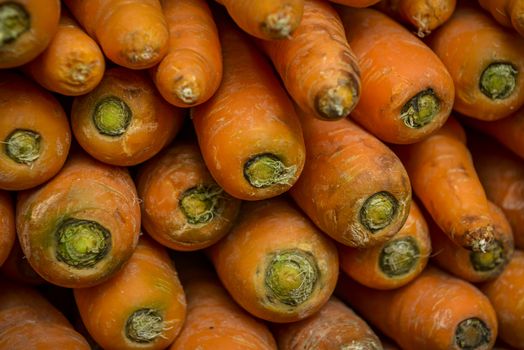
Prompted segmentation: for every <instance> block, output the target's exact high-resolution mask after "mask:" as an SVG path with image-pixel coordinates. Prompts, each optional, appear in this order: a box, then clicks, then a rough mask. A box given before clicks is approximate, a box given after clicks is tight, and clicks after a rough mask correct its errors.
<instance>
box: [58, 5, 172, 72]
mask: <svg viewBox="0 0 524 350" xmlns="http://www.w3.org/2000/svg"><path fill="white" fill-rule="evenodd" d="M64 3H65V5H66V6H67V7H68V8H69V10H70V11H71V13H72V14H73V16H74V17H75V18H76V19H77V20H78V22H80V24H81V25H82V27H83V28H84V29H85V30H86V32H87V33H88V34H89V35H90V36H91V37H92V38H94V39H95V40H96V41H97V42H98V43H99V44H100V46H101V47H102V50H103V51H104V54H105V56H106V57H107V58H108V59H110V60H111V61H113V62H114V63H116V64H118V65H120V66H124V67H126V68H130V69H145V68H150V67H152V66H154V65H155V64H157V63H158V62H160V60H161V59H162V58H163V57H164V56H165V54H166V53H167V46H168V40H169V30H168V28H167V24H166V21H165V17H164V14H163V13H162V7H161V6H160V2H159V0H90V1H83V0H64Z"/></svg>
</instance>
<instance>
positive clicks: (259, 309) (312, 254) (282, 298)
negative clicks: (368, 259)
mask: <svg viewBox="0 0 524 350" xmlns="http://www.w3.org/2000/svg"><path fill="white" fill-rule="evenodd" d="M208 249H209V253H210V256H211V260H212V261H213V264H214V266H215V269H216V271H217V273H218V276H219V278H220V280H221V281H222V283H223V284H224V287H226V289H227V290H228V291H229V293H230V294H231V296H232V297H233V299H235V301H236V302H237V303H238V304H239V305H240V306H242V307H243V308H244V309H245V310H247V311H248V312H250V313H251V314H253V315H255V316H256V317H259V318H262V319H264V320H268V321H272V322H279V323H280V322H293V321H298V320H301V319H303V318H305V317H308V316H310V315H312V314H314V313H315V312H317V311H318V310H319V309H320V308H321V307H322V306H323V305H324V304H325V303H326V302H327V301H328V299H329V297H330V295H331V294H332V292H333V290H334V288H335V284H336V281H337V277H338V254H337V250H336V247H335V245H334V243H333V242H332V241H331V240H329V239H328V238H327V237H326V236H325V235H324V234H322V232H321V231H319V230H318V229H317V228H316V227H315V226H314V225H313V223H311V222H310V221H309V220H308V219H307V218H305V217H304V216H303V214H302V213H301V212H300V211H298V209H296V208H295V207H294V206H293V205H291V204H290V203H288V202H287V201H285V200H284V199H282V198H276V199H270V200H265V201H256V202H248V203H245V204H244V205H243V208H242V210H241V214H240V218H239V220H238V222H237V224H236V225H235V226H234V227H233V229H232V230H231V232H230V233H229V234H228V235H227V236H226V237H225V238H224V239H222V240H221V241H219V242H218V243H217V244H215V245H213V246H211V247H210V248H208Z"/></svg>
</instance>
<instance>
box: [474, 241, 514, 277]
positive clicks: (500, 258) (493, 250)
mask: <svg viewBox="0 0 524 350" xmlns="http://www.w3.org/2000/svg"><path fill="white" fill-rule="evenodd" d="M505 253H506V252H505V251H504V247H503V246H502V243H501V242H500V241H495V242H494V243H493V244H492V245H491V246H490V248H489V249H488V250H486V251H485V252H482V251H480V252H471V253H470V255H469V257H470V259H471V264H472V265H473V268H474V269H475V270H476V271H490V270H494V269H496V268H498V267H499V266H500V265H502V264H504V263H505V261H506V254H505Z"/></svg>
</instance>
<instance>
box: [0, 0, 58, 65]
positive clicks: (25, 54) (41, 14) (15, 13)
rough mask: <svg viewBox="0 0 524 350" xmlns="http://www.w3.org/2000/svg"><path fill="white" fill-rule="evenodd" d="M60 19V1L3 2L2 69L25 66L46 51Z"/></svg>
mask: <svg viewBox="0 0 524 350" xmlns="http://www.w3.org/2000/svg"><path fill="white" fill-rule="evenodd" d="M59 18H60V1H59V0H10V1H5V0H4V1H1V2H0V68H2V69H3V68H12V67H17V66H21V65H23V64H25V63H27V62H29V61H31V60H32V59H34V58H35V57H36V56H38V55H39V54H40V53H41V52H42V51H44V50H45V48H46V47H47V45H49V42H50V41H51V39H52V38H53V35H54V34H55V32H56V30H57V29H58V21H59Z"/></svg>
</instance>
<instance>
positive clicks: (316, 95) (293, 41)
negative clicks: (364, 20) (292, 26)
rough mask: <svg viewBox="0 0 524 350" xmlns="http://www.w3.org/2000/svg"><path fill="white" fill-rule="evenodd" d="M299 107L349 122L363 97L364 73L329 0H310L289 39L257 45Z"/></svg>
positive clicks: (262, 41)
mask: <svg viewBox="0 0 524 350" xmlns="http://www.w3.org/2000/svg"><path fill="white" fill-rule="evenodd" d="M259 44H260V46H262V48H263V49H264V51H265V52H266V54H268V55H269V57H270V58H271V60H272V61H273V64H274V66H275V68H276V69H277V71H278V73H279V74H280V77H281V78H282V80H283V82H284V84H285V86H286V89H287V91H289V93H290V94H291V96H292V97H293V99H294V100H295V101H296V102H297V104H298V105H299V107H300V108H301V109H302V110H304V111H306V112H307V113H309V114H312V115H315V116H316V117H317V118H319V119H326V120H336V119H340V118H344V117H346V116H347V115H348V114H349V113H350V112H351V111H352V110H353V108H354V107H355V105H356V104H357V102H358V99H359V96H360V71H359V68H358V64H357V62H356V61H357V59H356V57H355V55H354V54H353V51H351V48H350V47H349V45H348V43H347V41H346V34H345V33H344V26H343V25H342V22H341V21H340V18H339V17H338V15H337V12H336V11H335V10H334V9H333V7H332V6H331V5H330V4H329V3H328V2H326V1H325V0H306V1H305V2H304V17H303V18H302V22H301V23H300V26H299V27H298V28H297V30H296V31H295V33H293V36H292V37H291V38H290V39H289V40H274V41H268V40H259Z"/></svg>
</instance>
